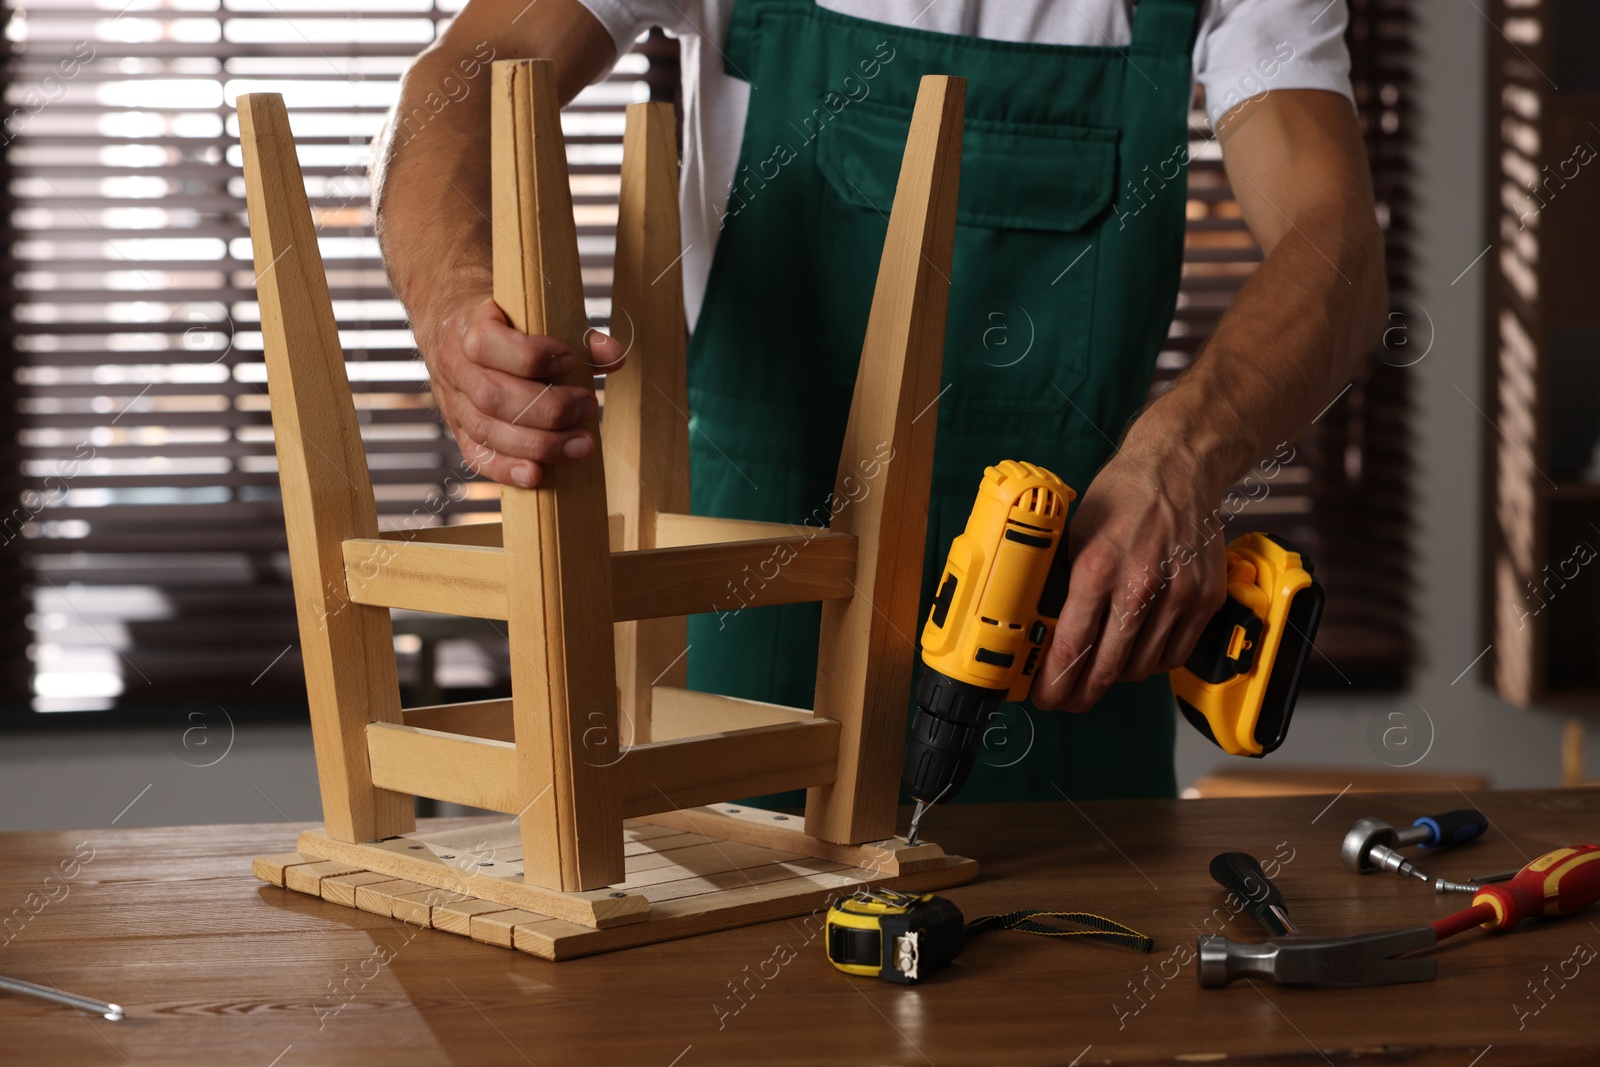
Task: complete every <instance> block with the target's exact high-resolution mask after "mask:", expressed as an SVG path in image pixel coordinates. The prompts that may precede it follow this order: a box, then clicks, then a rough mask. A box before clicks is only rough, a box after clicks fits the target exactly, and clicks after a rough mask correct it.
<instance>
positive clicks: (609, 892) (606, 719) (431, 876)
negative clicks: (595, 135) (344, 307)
mask: <svg viewBox="0 0 1600 1067" xmlns="http://www.w3.org/2000/svg"><path fill="white" fill-rule="evenodd" d="M489 91H490V92H491V93H492V123H493V142H492V143H493V190H494V192H493V210H492V216H493V234H494V238H493V240H494V293H495V299H496V301H497V302H498V303H499V304H500V306H501V307H502V308H503V309H504V310H505V312H506V314H507V316H508V318H509V319H510V321H511V323H512V324H513V325H514V326H516V327H517V328H518V329H520V330H524V331H526V332H528V333H532V334H548V335H550V336H553V337H556V338H559V339H560V340H562V341H564V342H565V343H566V344H568V345H569V346H570V347H571V348H572V349H573V351H575V352H579V353H583V352H585V351H586V350H587V349H586V346H585V345H584V343H583V341H584V334H585V332H586V330H587V318H586V315H585V312H584V304H583V283H582V277H581V274H580V269H579V259H578V248H577V237H576V229H575V226H574V223H573V217H572V202H571V194H570V188H569V185H568V177H567V166H566V151H565V145H564V142H563V140H562V136H561V123H560V114H559V101H558V97H557V94H556V88H555V77H554V73H553V68H552V65H551V64H550V63H549V62H548V61H543V60H521V61H513V62H499V63H495V64H494V70H493V84H492V87H491V88H490V90H489ZM963 97H964V83H963V82H961V81H960V80H959V79H953V78H941V77H928V78H924V79H923V82H922V85H921V90H920V93H919V95H918V99H917V104H916V109H915V115H914V117H913V119H912V123H911V129H910V135H909V138H908V140H907V144H906V151H905V158H904V162H903V164H902V169H901V173H900V180H899V186H898V188H897V190H896V194H895V201H894V207H893V212H892V216H891V218H890V220H889V228H888V236H887V237H886V239H885V242H884V251H883V259H882V262H881V265H880V267H879V273H878V281H877V287H876V290H875V292H874V295H873V302H872V310H871V315H870V318H869V320H868V325H867V332H866V338H865V341H864V344H863V348H862V356H861V366H860V371H859V373H858V375H857V379H856V386H855V394H854V398H853V400H852V405H851V411H850V420H849V426H848V430H847V432H846V435H845V441H844V448H843V453H842V455H841V457H840V464H839V472H840V473H839V481H838V489H837V491H838V492H840V493H841V494H844V493H845V492H846V490H845V486H844V481H845V478H846V476H850V477H851V478H852V483H851V484H852V485H854V486H856V488H857V489H859V482H858V481H857V479H859V478H860V476H861V472H860V470H859V469H858V464H859V462H860V461H861V460H862V459H864V458H867V457H871V456H873V455H875V454H877V455H880V456H881V455H882V454H883V453H881V452H878V451H877V450H878V449H879V447H880V446H881V445H882V444H883V443H884V442H887V443H889V444H890V445H891V446H892V448H893V451H892V453H889V454H890V455H892V457H893V459H892V462H884V463H882V464H880V465H879V467H878V470H877V472H876V474H875V476H874V477H873V478H872V479H871V484H870V492H868V493H866V494H865V495H864V496H862V495H860V494H859V493H851V494H849V495H850V496H851V497H852V499H853V503H852V506H851V507H849V508H846V509H844V510H843V511H841V512H840V513H839V514H838V515H837V516H836V518H835V519H834V522H833V526H832V528H831V529H827V530H819V529H811V528H806V527H792V526H789V525H784V524H769V523H757V522H742V521H730V520H722V519H712V518H703V517H697V516H692V515H689V514H687V511H688V503H689V481H688V477H689V475H688V472H689V457H688V421H687V420H688V415H687V408H688V400H687V388H686V385H685V371H684V346H685V330H684V318H683V306H682V288H681V279H680V275H679V267H678V263H679V260H680V258H681V249H680V238H679V228H678V203H677V154H676V147H675V133H674V128H673V113H672V108H671V106H670V105H660V104H636V105H633V106H632V107H630V108H629V109H628V114H627V129H626V135H625V143H624V159H623V169H622V187H621V198H620V206H619V221H618V228H617V255H616V277H615V282H614V301H613V328H614V330H616V331H617V332H618V335H619V337H620V339H621V340H623V341H624V343H626V344H628V345H629V347H630V354H629V357H628V362H627V364H626V366H625V368H624V369H622V370H620V371H619V372H618V373H616V374H614V375H611V376H610V377H609V378H608V379H607V383H606V394H607V395H606V413H605V436H604V447H603V449H602V450H601V451H602V452H603V462H602V461H600V459H599V458H598V457H591V458H590V459H587V460H584V461H582V462H579V463H575V464H565V465H561V466H556V467H549V468H546V470H545V472H544V478H543V481H542V482H541V484H540V485H539V486H538V487H537V488H535V489H517V488H512V487H506V488H504V489H503V490H502V510H501V522H500V523H497V524H478V525H466V526H445V527H433V528H427V529H422V530H407V531H390V532H380V531H379V529H378V519H377V511H376V507H375V504H374V500H373V493H372V486H371V481H370V476H369V474H368V470H367V466H366V460H365V456H364V454H363V451H362V443H361V436H360V432H359V428H358V425H357V421H356V414H355V408H354V405H353V403H352V399H351V393H350V386H349V382H348V380H347V378H346V374H345V369H344V355H343V352H342V351H341V348H340V344H339V336H338V330H337V328H336V326H335V322H334V317H333V311H332V305H331V303H330V300H329V294H328V287H327V281H326V278H325V276H324V273H323V268H322V262H321V257H320V256H319V254H318V250H317V238H316V231H315V228H314V226H313V224H312V219H311V215H310V210H309V206H308V202H307V199H306V194H305V187H304V184H303V181H302V177H301V173H300V168H299V165H298V162H297V160H296V156H295V149H294V143H293V140H292V138H291V136H290V133H289V125H288V117H287V113H286V112H285V109H284V106H283V102H282V99H281V98H280V97H279V96H277V95H273V94H254V95H249V96H244V97H241V98H240V100H239V120H240V136H241V140H242V142H243V147H244V159H245V184H246V189H247V195H248V203H249V211H250V229H251V239H252V241H253V243H254V249H255V262H256V270H257V275H258V278H257V288H258V292H259V296H260V302H261V320H262V329H263V332H264V334H265V342H266V361H267V369H268V381H269V383H270V385H271V396H272V419H273V426H274V429H275V431H276V443H277V452H278V460H279V470H280V474H281V478H282V483H283V503H284V518H285V523H286V525H287V527H288V534H289V553H290V562H291V565H292V569H293V577H294V587H295V596H296V607H297V611H298V614H299V622H300V637H301V645H302V649H303V653H304V658H305V669H306V685H307V691H308V695H309V698H310V704H311V720H312V730H313V736H314V740H315V745H316V756H317V773H318V778H319V781H320V785H321V791H322V807H323V814H324V819H325V821H326V826H325V827H324V828H323V829H322V830H320V831H318V830H310V831H306V832H305V833H303V834H301V836H300V839H299V842H298V851H297V852H295V853H288V854H285V855H281V856H268V857H262V858H260V859H258V860H257V861H256V865H255V869H256V873H257V874H258V876H260V877H262V878H263V879H264V880H267V881H271V882H274V883H276V884H279V885H288V886H289V887H290V888H296V889H300V890H302V891H305V892H309V893H313V894H316V895H320V896H322V897H324V898H326V899H329V900H334V901H337V902H339V903H344V904H348V905H353V906H356V907H363V908H367V909H368V910H373V911H378V912H383V913H386V914H391V915H395V916H398V917H401V918H405V919H407V920H409V921H413V922H421V923H423V924H426V925H433V926H437V927H439V928H441V929H449V930H454V931H456V932H459V933H467V934H471V935H472V936H475V937H479V938H480V939H482V940H488V941H494V942H497V943H500V944H506V945H514V946H515V947H517V948H521V949H524V950H526V951H530V952H534V953H537V954H539V955H543V956H546V957H548V958H552V959H555V958H565V957H568V956H573V955H582V954H587V953H591V952H599V951H606V950H609V949H613V948H622V947H627V946H631V945H636V944H644V943H647V942H652V941H660V940H665V939H669V938H674V937H681V936H685V935H688V934H693V933H700V932H704V931H707V930H715V929H724V928H728V927H731V926H740V925H747V924H750V923H755V922H762V921H766V920H768V919H773V918H779V917H785V916H793V915H799V914H803V913H805V912H808V911H813V910H814V909H817V908H818V907H823V906H826V904H827V902H828V901H829V900H830V898H831V897H833V896H837V895H840V894H842V893H848V892H850V891H851V890H852V889H854V888H856V887H858V886H860V885H861V884H862V883H864V882H867V881H871V882H874V883H879V884H885V885H892V886H898V887H901V888H909V889H931V888H938V887H943V886H949V885H954V884H957V883H960V882H964V881H966V880H968V879H970V878H971V877H973V875H974V874H975V873H976V870H977V865H976V864H975V863H973V862H972V861H971V860H967V859H962V858H960V857H952V856H946V855H945V854H944V853H943V852H942V851H941V850H940V849H939V848H938V846H936V845H932V844H926V843H924V844H919V845H917V846H916V847H909V846H907V845H906V843H905V842H904V841H903V840H899V839H893V834H894V829H895V818H896V810H897V809H896V800H897V796H898V792H899V783H900V754H901V745H902V742H903V737H904V723H905V712H906V704H907V695H908V693H909V691H910V687H911V674H912V668H913V662H914V658H915V654H916V648H915V645H914V643H913V642H912V640H911V637H910V636H909V635H912V634H915V633H916V632H917V629H918V627H917V623H918V621H919V620H918V617H917V615H918V604H919V592H920V590H919V585H920V582H921V575H922V556H923V538H924V527H925V521H926V515H927V507H928V494H929V485H930V480H931V472H932V457H933V444H934V427H935V424H936V421H937V420H936V418H934V417H923V416H925V415H928V414H929V413H930V412H931V410H932V408H933V405H934V403H935V402H936V400H937V397H938V394H939V381H940V362H941V353H942V347H943V341H944V321H945V307H946V300H947V293H948V284H949V283H948V276H949V271H950V258H951V249H952V243H953V240H954V228H955V210H956V189H957V179H958V172H959V161H960V151H961V123H962V113H963ZM580 363H581V361H580ZM593 380H594V379H593V373H592V370H591V369H590V368H589V367H587V366H582V365H580V366H579V368H578V369H577V370H575V371H573V372H572V373H570V374H568V375H565V376H564V377H562V378H561V379H560V383H561V384H564V385H583V386H592V384H593ZM590 428H591V429H594V426H591V427H590ZM608 491H609V494H610V501H611V506H610V507H609V508H608V506H607V494H608ZM747 567H748V568H750V570H751V571H752V572H754V571H755V570H756V569H757V568H759V569H760V574H761V578H760V580H759V581H757V582H755V583H751V582H749V581H747V580H742V572H744V571H745V569H746V568H747ZM769 572H774V573H772V576H771V577H768V576H767V575H768V573H769ZM730 580H733V581H739V582H740V586H739V589H740V593H739V596H740V601H739V602H740V603H741V604H742V605H743V606H746V607H750V606H761V605H768V604H783V603H795V602H802V601H810V600H820V601H823V602H824V606H823V623H822V638H821V646H820V650H819V660H818V671H817V695H816V705H817V706H816V708H815V710H814V711H811V710H802V709H795V708H784V707H778V706H776V705H770V704H762V703H757V702H754V701H746V700H737V699H733V698H729V697H722V696H715V695H712V694H706V693H696V692H690V691H688V690H686V689H684V688H682V687H681V683H682V679H683V669H684V668H683V660H684V656H685V653H686V651H687V648H686V643H685V637H684V635H685V624H684V621H683V618H682V617H683V616H684V615H685V614H689V613H696V612H705V611H708V610H712V609H713V608H714V607H715V606H716V605H718V604H719V602H721V601H725V600H727V599H728V594H727V588H728V583H729V582H730ZM391 608H405V609H412V610H421V611H430V612H440V613H446V614H454V615H461V616H469V617H476V618H484V619H490V620H504V621H505V625H506V634H507V637H508V640H509V643H510V648H511V691H512V696H511V697H510V698H509V699H506V700H489V701H478V702H474V703H469V704H458V705H441V706H433V707H422V708H413V709H408V710H404V711H402V710H401V708H400V699H399V686H398V682H397V679H396V669H395V660H394V652H393V641H392V632H391V624H390V618H389V609H391ZM614 624H615V626H614ZM663 683H665V684H663ZM674 683H676V684H674ZM798 788H807V789H808V790H809V793H808V797H807V803H806V814H805V818H804V819H803V820H801V819H799V818H789V817H786V816H782V815H778V814H775V813H771V812H762V811H756V810H754V809H747V808H740V807H737V806H734V805H730V804H726V803H722V804H717V803H716V802H719V801H724V802H725V801H727V800H729V799H730V798H736V797H742V796H749V795H753V794H759V793H768V792H775V791H779V790H786V789H798ZM413 796H425V797H433V798H435V799H438V800H445V801H452V802H455V803H460V804H468V805H473V806H475V807H480V808H487V809H490V810H492V811H499V812H504V813H506V814H508V815H511V816H513V818H512V819H510V820H505V821H500V822H494V823H492V824H478V825H473V826H470V827H469V828H468V829H465V830H454V831H440V832H423V833H417V832H415V823H414V819H413V817H412V806H413V802H412V797H413ZM707 805H715V806H711V807H708V806H707Z"/></svg>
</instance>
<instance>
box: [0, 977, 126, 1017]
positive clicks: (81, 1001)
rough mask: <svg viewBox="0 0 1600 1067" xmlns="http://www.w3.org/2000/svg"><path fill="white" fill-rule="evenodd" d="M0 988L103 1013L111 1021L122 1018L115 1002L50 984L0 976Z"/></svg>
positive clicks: (98, 1013) (70, 1006) (97, 1013)
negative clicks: (61, 988) (97, 998)
mask: <svg viewBox="0 0 1600 1067" xmlns="http://www.w3.org/2000/svg"><path fill="white" fill-rule="evenodd" d="M0 989H3V990H6V991H7V992H10V993H21V994H22V995H24V996H29V997H38V998H39V999H40V1000H53V1001H55V1002H56V1003H57V1004H65V1005H66V1006H67V1007H69V1008H79V1009H82V1010H83V1011H92V1012H94V1013H95V1014H96V1015H103V1016H105V1017H106V1018H107V1019H110V1020H111V1021H112V1022H116V1021H117V1020H118V1019H121V1018H122V1008H121V1007H120V1006H119V1005H116V1004H107V1003H106V1002H105V1001H103V1000H95V999H93V998H92V997H80V996H78V995H77V994H76V993H63V992H62V991H61V990H59V989H53V988H51V987H50V986H45V985H34V984H33V983H32V982H24V981H22V980H20V979H17V978H0Z"/></svg>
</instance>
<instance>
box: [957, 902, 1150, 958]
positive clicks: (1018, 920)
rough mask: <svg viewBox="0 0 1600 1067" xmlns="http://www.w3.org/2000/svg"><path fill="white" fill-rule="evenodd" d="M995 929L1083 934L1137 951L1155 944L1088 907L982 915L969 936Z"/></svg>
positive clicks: (970, 925)
mask: <svg viewBox="0 0 1600 1067" xmlns="http://www.w3.org/2000/svg"><path fill="white" fill-rule="evenodd" d="M1040 918H1045V919H1055V920H1058V921H1059V922H1061V923H1075V924H1077V925H1078V926H1085V927H1088V929H1086V930H1074V929H1070V928H1068V927H1064V926H1060V925H1056V924H1053V923H1042V922H1038V921H1037V920H1038V919H1040ZM991 930H1017V931H1019V932H1021V933H1024V934H1037V935H1039V936H1040V937H1082V938H1087V939H1088V940H1090V941H1105V942H1107V943H1109V944H1113V945H1122V946H1124V947H1126V948H1131V949H1133V950H1134V951H1135V952H1149V951H1150V950H1151V949H1152V948H1154V947H1155V940H1154V939H1153V938H1150V937H1148V936H1146V935H1145V934H1141V933H1140V932H1139V931H1137V930H1135V929H1133V928H1131V927H1127V926H1123V925H1122V924H1121V923H1119V922H1116V921H1114V920H1111V919H1107V918H1106V917H1105V916H1103V915H1093V914H1091V913H1089V912H1086V911H1043V910H1040V909H1038V908H1024V909H1022V910H1021V911H1011V912H1006V913H1005V914H1004V915H980V916H978V917H977V918H976V919H973V920H971V921H970V922H968V923H967V936H968V937H973V936H975V935H977V934H984V933H988V932H989V931H991Z"/></svg>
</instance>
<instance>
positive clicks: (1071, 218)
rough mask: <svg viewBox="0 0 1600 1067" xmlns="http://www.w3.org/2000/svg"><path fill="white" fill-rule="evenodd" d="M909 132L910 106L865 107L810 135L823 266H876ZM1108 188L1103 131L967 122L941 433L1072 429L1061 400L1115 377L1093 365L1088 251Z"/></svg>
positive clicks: (1105, 210) (1112, 163) (1108, 154)
mask: <svg viewBox="0 0 1600 1067" xmlns="http://www.w3.org/2000/svg"><path fill="white" fill-rule="evenodd" d="M910 125H911V116H910V113H909V112H908V111H903V110H896V109H891V108H888V107H884V106H880V105H876V104H867V103H864V102H863V103H861V104H858V105H856V106H854V107H852V108H850V109H849V110H847V111H846V112H845V113H844V114H841V115H839V116H838V118H837V119H836V120H835V121H834V122H832V123H830V124H829V125H828V126H827V127H826V128H825V129H824V130H823V131H822V133H821V135H820V136H819V137H818V140H817V163H818V166H819V167H820V169H821V170H822V172H823V174H824V176H825V177H826V179H827V183H828V186H829V189H830V191H831V193H832V198H831V199H832V200H833V207H832V208H831V209H830V216H831V217H830V218H829V219H828V226H829V230H830V231H831V232H830V235H829V240H830V246H831V247H830V257H829V258H830V259H831V260H833V261H834V262H841V263H843V262H852V261H854V260H856V259H857V257H867V261H868V262H870V263H871V264H872V265H873V268H874V269H875V267H876V263H877V258H878V254H879V252H880V251H881V248H882V241H883V236H884V232H885V229H886V220H887V217H888V215H889V212H890V209H891V207H892V206H893V202H894V189H895V184H896V182H897V181H898V179H899V176H900V161H901V155H902V153H903V150H904V146H905V137H906V133H907V131H908V130H909V128H910ZM1116 184H1117V131H1116V130H1114V129H1101V128H1094V127H1084V126H1066V125H1062V126H1041V125H1025V124H1019V123H1001V122H992V121H986V120H982V119H970V118H969V119H968V120H967V121H966V123H965V126H964V128H963V131H962V154H961V189H960V194H959V196H958V198H957V214H956V221H957V228H956V245H955V256H954V262H953V269H952V275H951V282H952V284H951V290H950V310H949V324H948V330H947V333H946V337H945V357H944V380H945V382H946V383H947V384H948V385H949V386H950V387H951V388H950V389H949V391H948V393H946V395H945V397H944V399H943V400H941V401H940V409H941V415H940V422H941V424H942V425H943V426H946V427H948V428H951V429H958V428H959V429H961V430H963V431H969V432H977V433H979V434H980V435H981V434H983V433H984V432H985V427H986V426H987V425H989V424H992V423H994V422H995V416H996V415H999V414H1009V415H1016V414H1018V413H1023V412H1028V413H1034V414H1038V415H1044V416H1054V417H1057V418H1059V419H1061V421H1062V422H1066V421H1070V420H1071V413H1072V408H1071V405H1070V404H1068V402H1067V398H1068V397H1076V396H1077V395H1078V394H1079V393H1080V392H1081V391H1082V390H1084V389H1085V388H1089V389H1093V388H1095V387H1096V381H1095V379H1096V377H1097V375H1109V374H1114V373H1116V368H1115V367H1109V366H1108V367H1098V368H1097V367H1096V366H1095V365H1094V363H1095V361H1094V360H1093V358H1092V357H1093V352H1092V342H1093V333H1094V331H1093V325H1094V324H1093V314H1094V312H1095V310H1096V306H1095V275H1096V260H1097V257H1096V255H1095V245H1096V243H1097V242H1098V241H1099V240H1101V239H1103V234H1102V232H1101V231H1102V226H1103V224H1104V223H1105V221H1106V219H1107V218H1108V217H1109V216H1110V214H1111V203H1112V199H1113V194H1114V193H1115V191H1116ZM849 273H854V272H853V271H852V272H849ZM840 295H841V296H845V294H840ZM1100 310H1101V311H1102V313H1104V314H1111V315H1115V314H1117V313H1118V312H1117V309H1116V308H1114V307H1110V308H1103V309H1100ZM1049 421H1051V420H1050V419H1047V420H1046V422H1049Z"/></svg>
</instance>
